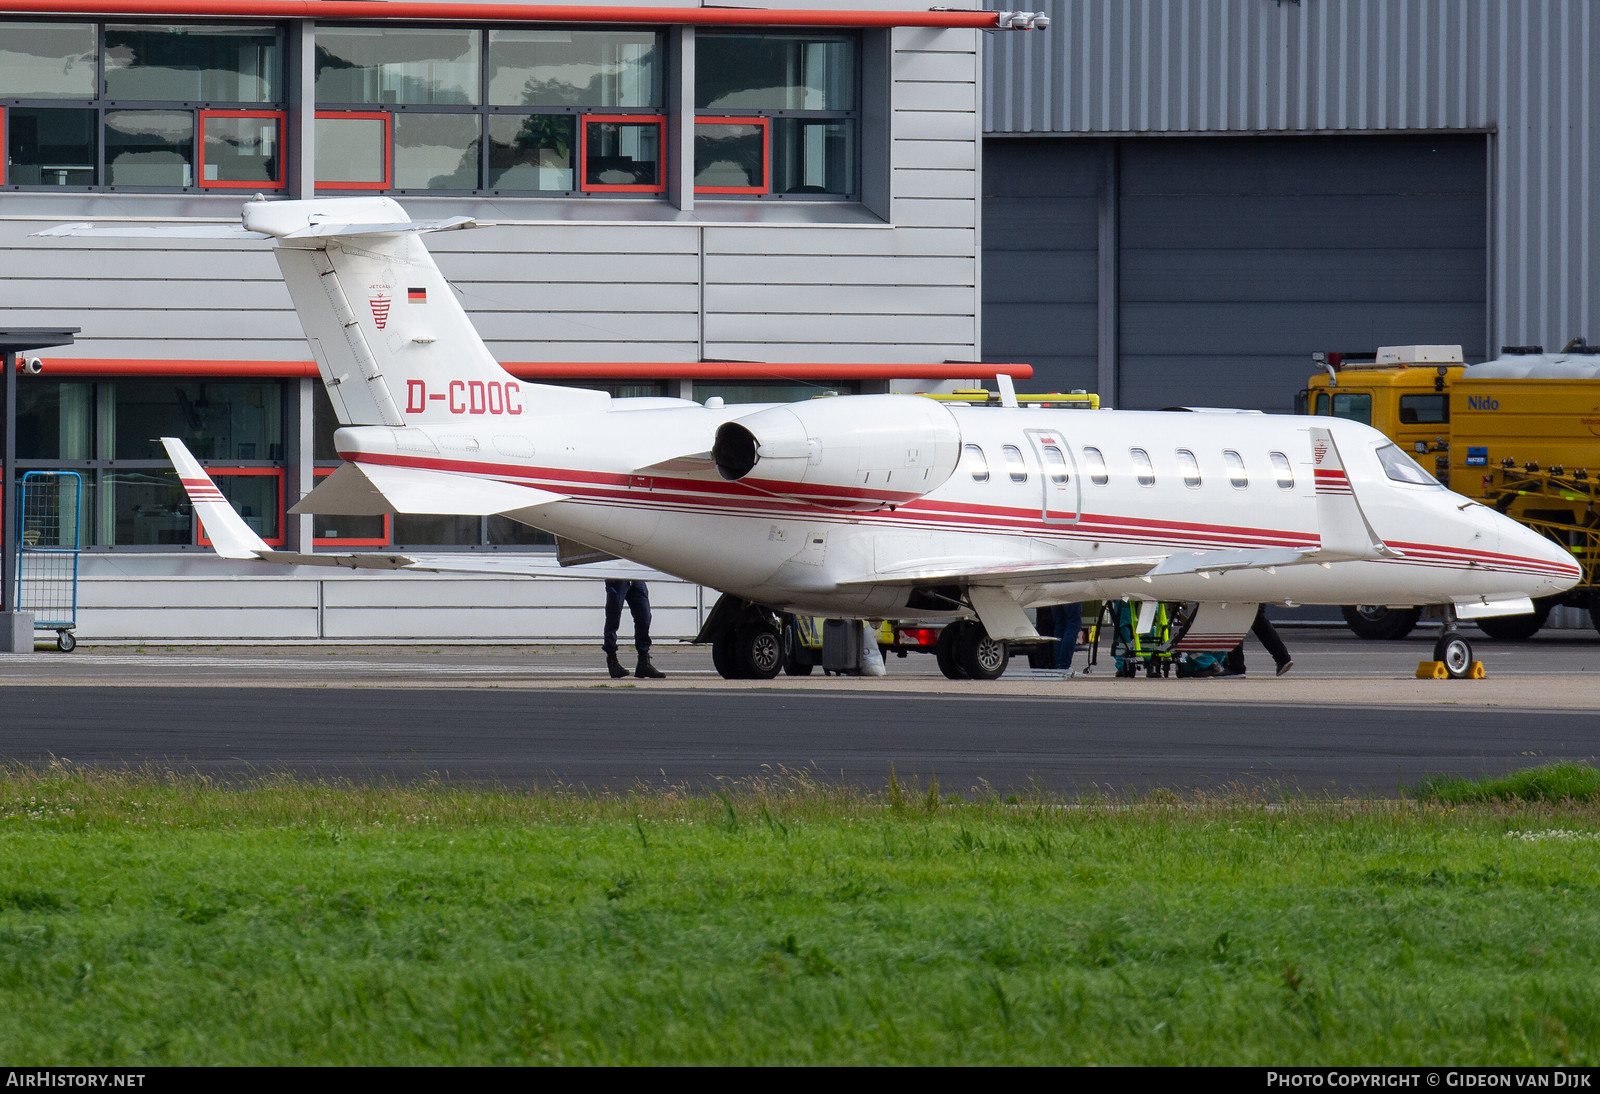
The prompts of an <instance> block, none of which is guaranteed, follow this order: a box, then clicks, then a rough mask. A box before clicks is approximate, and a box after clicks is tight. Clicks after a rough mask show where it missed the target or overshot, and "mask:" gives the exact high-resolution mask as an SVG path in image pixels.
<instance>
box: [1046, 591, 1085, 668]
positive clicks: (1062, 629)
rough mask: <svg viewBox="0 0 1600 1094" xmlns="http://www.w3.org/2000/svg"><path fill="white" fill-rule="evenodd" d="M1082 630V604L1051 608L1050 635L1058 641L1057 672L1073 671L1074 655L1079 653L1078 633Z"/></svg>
mask: <svg viewBox="0 0 1600 1094" xmlns="http://www.w3.org/2000/svg"><path fill="white" fill-rule="evenodd" d="M1082 629H1083V605H1082V604H1056V605H1053V606H1052V607H1051V608H1050V634H1051V637H1053V638H1054V639H1055V640H1056V656H1055V666H1056V671H1057V672H1066V673H1070V672H1071V671H1072V655H1073V654H1074V653H1076V652H1077V649H1078V632H1079V631H1080V630H1082Z"/></svg>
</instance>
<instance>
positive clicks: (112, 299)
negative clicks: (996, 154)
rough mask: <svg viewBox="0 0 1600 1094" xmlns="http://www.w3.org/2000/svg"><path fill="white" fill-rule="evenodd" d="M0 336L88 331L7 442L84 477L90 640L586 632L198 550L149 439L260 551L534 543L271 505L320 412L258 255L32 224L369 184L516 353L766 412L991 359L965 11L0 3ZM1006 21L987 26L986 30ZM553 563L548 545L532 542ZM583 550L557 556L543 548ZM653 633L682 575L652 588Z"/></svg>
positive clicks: (158, 215)
mask: <svg viewBox="0 0 1600 1094" xmlns="http://www.w3.org/2000/svg"><path fill="white" fill-rule="evenodd" d="M0 10H3V11H5V12H6V14H4V15H0V126H3V128H4V140H5V146H6V149H7V156H6V160H5V165H4V175H3V177H0V262H3V263H4V268H5V271H6V273H5V277H4V281H3V282H0V284H3V286H4V287H3V290H0V325H5V326H8V327H34V326H68V327H72V326H76V327H81V328H82V332H81V333H80V334H79V335H78V338H77V342H76V344H75V345H74V346H73V347H72V348H71V349H70V350H63V351H60V352H50V351H46V352H45V353H44V354H43V355H42V360H43V371H42V373H41V374H40V375H38V376H26V377H23V378H22V380H21V394H20V398H19V446H20V447H19V455H20V456H21V462H22V466H23V467H24V468H49V469H69V470H73V471H77V472H79V473H80V474H82V475H83V477H84V482H85V501H84V504H83V507H82V521H81V524H82V532H83V540H84V544H85V546H86V547H88V548H89V550H88V552H87V554H86V556H85V560H84V570H83V583H82V592H83V597H82V600H83V607H82V611H81V620H82V621H81V625H80V632H81V634H82V635H83V637H85V638H93V637H103V638H112V637H129V638H134V637H172V638H180V637H193V638H213V637H229V636H235V637H243V636H249V637H255V636H261V637H283V638H317V637H324V638H340V637H349V638H363V637H373V638H378V637H424V638H428V637H470V638H483V637H489V638H494V637H502V638H526V637H541V636H555V637H565V636H572V637H577V636H593V635H596V634H597V633H598V628H599V605H600V603H601V600H602V597H601V596H600V593H599V590H598V587H597V585H596V583H595V581H594V579H593V578H588V579H579V580H575V581H574V580H568V581H559V582H556V581H552V582H526V581H521V582H519V581H506V580H489V579H482V578H465V577H463V578H444V577H417V576H415V575H392V574H391V575H374V574H371V573H368V574H360V575H348V574H339V573H336V572H330V571H321V572H307V573H296V572H294V571H282V570H277V569H276V568H268V567H250V566H239V565H234V564H228V563H224V562H221V561H219V560H217V559H215V558H213V557H210V553H209V552H208V551H206V550H205V544H204V542H203V539H202V535H203V533H202V530H201V529H200V528H199V527H197V525H196V523H195V520H194V516H193V513H192V511H191V510H190V507H189V505H188V503H187V500H186V499H185V498H184V496H183V494H182V491H181V489H180V488H179V487H178V485H177V482H176V479H175V478H174V477H173V476H172V475H171V474H170V473H169V470H170V469H169V467H168V465H167V463H166V460H165V458H164V454H163V453H162V451H161V449H160V446H159V444H157V443H156V441H155V438H157V437H159V436H162V435H176V436H180V437H182V438H183V439H184V440H185V441H186V443H187V444H188V445H189V447H190V449H191V450H192V451H193V452H195V453H196V455H197V456H199V457H200V458H201V459H202V460H203V461H204V462H205V463H206V465H207V466H208V468H209V469H210V471H211V474H212V475H213V477H215V478H216V479H217V481H218V483H219V485H220V486H221V487H222V489H223V491H224V492H225V493H226V494H227V495H228V496H229V497H230V498H231V499H232V500H233V501H234V503H235V504H236V506H237V507H238V508H239V509H240V511H241V512H242V513H243V514H244V515H245V517H246V519H247V520H248V521H249V522H250V523H251V524H252V526H253V527H255V529H256V530H257V531H258V532H259V533H260V534H261V535H262V537H263V538H264V539H266V540H267V542H269V543H271V544H273V545H286V546H289V547H291V548H297V549H305V548H309V547H311V546H312V545H315V546H316V547H318V548H326V549H330V550H333V549H344V550H348V549H360V548H371V547H382V546H394V547H399V548H417V547H425V548H428V549H430V550H435V551H436V550H438V549H441V548H445V549H455V550H477V551H529V552H535V553H540V552H543V553H548V552H549V546H548V543H549V541H548V539H547V538H546V537H544V536H542V535H541V534H539V533H536V532H534V531H533V530H532V529H529V528H527V527H525V526H522V525H518V524H516V523H514V522H512V521H509V520H505V519H502V518H493V517H491V518H486V519H485V518H477V517H473V518H443V517H395V518H378V517H367V518H330V517H319V518H316V519H315V520H312V519H311V518H306V517H294V516H290V515H289V514H288V513H287V508H288V506H290V505H292V504H293V503H294V501H296V500H297V499H298V498H299V497H300V496H301V495H302V494H304V493H305V492H306V491H308V490H309V489H310V488H311V486H312V485H313V484H314V482H315V479H316V478H317V477H318V476H320V475H323V474H327V473H328V472H330V471H331V470H332V469H333V468H334V467H335V466H337V464H338V460H337V456H336V454H335V452H334V451H333V447H332V433H333V430H334V428H335V426H336V421H335V419H334V416H333V413H332V408H331V406H330V404H329V401H328V398H327V395H326V393H325V391H324V390H323V388H322V385H321V383H320V381H319V380H317V378H316V375H317V374H316V369H315V367H314V365H313V363H312V360H311V354H310V352H309V349H308V347H307V344H306V341H305V338H304V335H303V334H302V332H301V330H300V327H299V324H298V322H297V320H296V317H295V315H294V312H293V311H292V309H291V307H290V302H289V297H288V293H287V291H286V290H285V288H284V286H283V285H282V283H281V281H280V280H279V276H278V270H277V266H276V262H275V260H274V258H273V256H272V255H271V254H270V253H269V249H268V247H267V246H266V245H265V244H264V243H256V242H239V241H226V240H215V241H209V240H192V239H185V240H174V239H167V238H137V237H133V238H117V239H105V238H98V237H96V238H57V237H46V238H40V237H38V236H37V235H36V234H35V233H37V232H38V231H40V230H41V229H45V228H48V227H49V226H51V225H53V224H58V223H61V222H63V221H68V222H70V221H79V220H81V221H93V222H95V223H97V224H103V223H107V222H124V223H127V224H129V225H130V226H133V227H136V226H137V225H139V224H142V223H150V222H171V221H175V220H176V221H184V222H189V223H198V224H205V223H208V222H215V223H219V224H221V223H237V220H238V216H239V208H240V204H241V202H242V201H244V200H247V199H249V198H251V197H252V196H254V195H255V194H257V193H260V194H266V195H269V196H270V195H281V196H284V197H306V196H311V195H313V194H318V195H338V194H349V195H363V194H386V195H391V196H393V197H395V198H397V199H399V200H401V201H402V202H403V203H404V204H405V205H406V206H407V208H408V210H409V211H410V212H411V213H412V215H413V216H417V217H426V218H439V217H448V216H458V215H465V216H470V217H473V218H476V219H477V220H478V221H479V222H480V223H481V224H484V225H487V226H486V227H484V228H482V229H480V230H476V231H470V232H453V233H446V234H442V235H436V236H433V237H431V238H430V240H429V245H430V247H431V249H433V250H434V252H435V253H436V254H437V256H438V261H439V265H440V267H441V268H442V270H443V272H444V274H445V275H446V277H448V278H449V279H450V280H451V281H452V282H453V284H454V285H455V287H456V291H457V292H458V293H459V294H460V298H461V301H462V303H463V304H464V306H465V307H466V309H467V311H468V312H469V313H470V314H471V315H472V317H473V319H474V321H475V323H476V324H477V326H478V329H479V330H480V332H481V333H482V335H483V336H484V338H485V339H486V341H487V342H488V345H489V347H490V349H491V350H492V351H493V352H494V354H495V355H496V356H497V357H498V358H499V360H501V361H502V362H503V363H505V364H506V366H507V367H508V368H509V369H510V370H511V371H512V372H514V373H515V374H516V375H518V376H519V377H523V378H527V379H537V380H548V381H555V382H567V383H578V384H584V385H588V386H600V387H604V388H607V389H609V390H610V391H612V392H613V393H614V394H618V395H673V396H686V397H690V398H694V399H699V400H704V399H706V398H709V397H712V396H717V397H721V398H723V399H725V400H726V401H729V402H751V401H787V400H791V399H795V398H804V397H807V396H809V395H812V394H816V393H819V392H821V391H867V392H870V391H876V390H887V389H888V387H889V385H890V384H891V383H893V382H895V381H900V382H901V386H902V387H910V388H912V389H918V388H922V389H926V388H929V387H931V386H933V385H936V384H939V383H949V382H951V381H954V380H965V381H971V380H973V379H976V378H978V377H980V376H982V375H984V374H985V371H987V374H988V375H989V376H991V377H992V375H993V372H994V370H993V368H992V367H990V368H988V369H987V370H985V368H984V367H983V366H981V365H980V364H978V361H979V332H978V324H979V291H980V289H979V279H978V223H979V213H978V168H979V159H980V151H981V144H980V136H981V128H982V126H981V118H980V115H979V112H978V79H979V72H980V66H981V43H982V38H983V34H984V32H983V31H981V30H979V29H977V28H978V26H979V25H980V24H983V23H987V24H988V25H989V26H991V27H993V26H994V25H995V24H996V22H997V20H996V18H995V16H994V15H993V14H992V13H990V14H984V13H972V12H965V13H950V12H930V11H929V10H928V8H926V7H922V8H906V7H905V6H904V5H903V4H897V3H885V2H881V0H867V2H866V3H853V4H849V5H842V6H834V5H829V4H826V3H815V2H806V0H802V2H800V3H798V4H794V5H789V6H785V7H783V8H781V9H780V8H773V9H771V10H770V11H768V10H766V9H764V8H762V7H759V6H758V7H754V8H710V7H706V8H701V7H684V6H681V5H674V4H670V3H664V4H648V3H647V4H643V5H639V4H633V5H630V6H627V7H620V6H616V5H607V4H604V3H601V4H591V5H582V6H576V5H563V6H554V5H530V4H502V3H463V4H451V3H441V2H427V3H420V2H398V0H397V2H392V3H383V2H380V3H362V4H350V3H342V2H324V0H309V2H292V3H284V2H278V0H261V2H259V3H258V2H254V0H242V2H241V0H232V2H229V3H220V4H219V3H211V2H209V0H171V2H154V3H152V2H149V0H136V2H132V3H118V2H117V0H107V2H104V3H101V2H93V0H91V2H87V3H85V2H82V0H36V2H35V3H32V4H23V5H9V4H0ZM997 33H999V31H997ZM551 569H552V571H554V570H555V566H554V565H553V563H552V566H551ZM569 573H572V572H569ZM655 600H656V604H657V615H658V620H659V622H658V624H657V630H658V632H660V633H663V634H667V635H672V634H684V633H692V632H693V631H694V630H695V629H696V626H697V624H698V621H699V617H700V614H701V613H702V611H703V610H704V609H705V608H706V607H709V605H708V604H707V603H706V602H705V601H706V594H705V592H704V591H703V590H699V589H696V588H693V587H687V586H678V587H675V586H671V585H666V586H662V587H658V588H657V590H656V596H655Z"/></svg>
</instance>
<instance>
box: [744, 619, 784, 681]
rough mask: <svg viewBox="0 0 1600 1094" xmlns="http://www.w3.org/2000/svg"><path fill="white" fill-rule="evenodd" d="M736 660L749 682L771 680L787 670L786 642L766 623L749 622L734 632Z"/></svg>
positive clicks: (774, 628) (759, 621) (763, 621)
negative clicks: (784, 647)
mask: <svg viewBox="0 0 1600 1094" xmlns="http://www.w3.org/2000/svg"><path fill="white" fill-rule="evenodd" d="M733 659H734V663H735V664H736V665H737V666H738V668H739V673H740V675H741V676H743V677H744V678H745V679H746V680H771V679H772V678H773V677H774V676H776V675H778V670H779V669H780V668H782V667H783V638H782V636H781V635H779V634H778V629H777V628H776V627H774V626H772V624H770V623H768V622H767V621H766V620H764V619H761V620H754V619H752V620H746V621H745V622H743V623H740V624H739V625H738V626H737V627H735V628H734V629H733Z"/></svg>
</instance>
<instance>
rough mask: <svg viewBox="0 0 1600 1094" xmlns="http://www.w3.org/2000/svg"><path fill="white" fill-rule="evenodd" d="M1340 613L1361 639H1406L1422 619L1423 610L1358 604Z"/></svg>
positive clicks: (1341, 609)
mask: <svg viewBox="0 0 1600 1094" xmlns="http://www.w3.org/2000/svg"><path fill="white" fill-rule="evenodd" d="M1339 611H1340V613H1341V614H1343V615H1344V621H1345V622H1346V623H1347V624H1349V626H1350V629H1351V630H1352V631H1355V633H1356V635H1357V636H1358V637H1360V638H1379V639H1396V638H1404V637H1405V636H1406V635H1408V634H1410V633H1411V628H1413V627H1415V626H1416V625H1417V620H1419V619H1421V618H1422V609H1421V608H1385V607H1382V606H1381V605H1376V604H1357V605H1352V606H1348V607H1344V608H1340V609H1339Z"/></svg>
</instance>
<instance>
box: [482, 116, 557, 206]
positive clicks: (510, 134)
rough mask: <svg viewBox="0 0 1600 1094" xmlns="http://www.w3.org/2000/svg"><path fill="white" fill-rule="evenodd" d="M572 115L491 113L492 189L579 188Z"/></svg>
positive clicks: (490, 162)
mask: <svg viewBox="0 0 1600 1094" xmlns="http://www.w3.org/2000/svg"><path fill="white" fill-rule="evenodd" d="M577 135H578V120H577V118H576V117H575V116H574V115H572V114H491V115H490V116H489V188H490V189H491V190H575V189H577V184H576V182H575V176H574V172H573V160H574V158H575V155H574V153H575V148H574V145H576V144H577Z"/></svg>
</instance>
